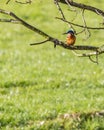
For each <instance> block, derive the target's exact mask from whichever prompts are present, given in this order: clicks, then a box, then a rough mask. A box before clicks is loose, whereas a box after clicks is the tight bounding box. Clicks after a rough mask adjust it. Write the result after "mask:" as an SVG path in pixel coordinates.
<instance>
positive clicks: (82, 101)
mask: <svg viewBox="0 0 104 130" xmlns="http://www.w3.org/2000/svg"><path fill="white" fill-rule="evenodd" d="M47 2H48V3H47V6H46V5H45V2H42V4H41V5H40V1H34V3H33V4H32V5H29V6H27V5H26V6H24V8H23V7H22V6H21V5H18V4H17V5H11V4H10V5H8V6H6V5H5V6H4V5H3V4H2V5H3V7H2V8H7V9H9V10H12V11H14V12H15V13H16V14H18V15H19V16H20V17H21V18H24V19H25V20H27V21H28V22H30V23H32V24H33V25H35V26H37V27H39V28H40V29H42V30H44V31H46V32H49V34H51V35H52V36H55V37H59V38H60V39H62V40H65V36H63V35H61V34H62V33H63V32H64V31H66V30H67V28H68V27H67V25H65V24H64V23H61V22H59V21H58V20H55V19H54V16H57V15H59V13H58V11H57V9H56V7H55V5H54V4H52V2H51V1H48V0H47ZM94 4H96V5H98V6H99V5H100V3H96V2H95V3H94ZM13 6H14V8H13ZM34 7H35V8H34ZM63 7H64V8H65V10H66V6H63ZM21 8H22V9H23V10H22V11H21ZM27 8H28V10H29V11H27ZM43 10H44V11H43ZM26 11H27V13H24V12H26ZM66 14H67V15H69V12H67V11H66ZM90 17H91V18H92V14H91V15H90V16H89V17H88V21H89V23H91V24H92V20H90ZM93 21H94V20H93ZM79 22H80V21H79ZM0 31H1V34H0V128H1V129H10V130H11V129H19V130H20V129H27V130H28V129H31V130H34V129H36V130H45V129H46V130H58V129H60V130H64V129H66V130H69V129H71V130H77V129H78V130H100V129H103V128H104V117H101V116H100V117H97V116H95V117H93V118H91V119H90V118H89V117H88V118H87V119H86V115H87V113H90V112H94V111H101V110H104V69H103V68H104V67H103V55H102V56H100V57H99V63H100V64H99V65H96V64H93V63H91V62H90V61H89V60H88V59H87V58H78V57H75V56H74V55H73V54H72V53H71V52H70V51H68V50H64V49H63V48H60V47H57V48H56V49H54V48H53V45H52V44H51V43H50V42H49V43H46V44H45V45H41V46H35V47H31V46H29V43H32V42H34V41H41V40H43V38H42V37H40V36H38V35H37V34H35V33H33V32H31V31H29V30H25V28H24V27H22V26H19V25H12V24H7V23H5V24H4V23H1V24H0ZM102 32H103V31H98V30H97V31H93V32H92V37H91V38H90V39H89V40H87V41H85V42H84V41H83V39H82V37H83V36H82V35H81V36H78V37H77V43H76V44H82V43H83V44H92V45H101V43H102V41H103V33H102ZM95 36H96V38H95ZM76 112H77V113H81V114H82V116H81V119H80V120H77V119H75V120H73V118H67V119H64V118H61V117H60V115H64V114H65V113H67V114H70V113H76Z"/></svg>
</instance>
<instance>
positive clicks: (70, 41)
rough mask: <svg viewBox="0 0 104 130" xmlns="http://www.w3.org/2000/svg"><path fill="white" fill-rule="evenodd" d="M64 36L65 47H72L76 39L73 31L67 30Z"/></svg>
mask: <svg viewBox="0 0 104 130" xmlns="http://www.w3.org/2000/svg"><path fill="white" fill-rule="evenodd" d="M64 34H67V38H66V44H67V45H74V43H75V41H76V37H75V33H74V31H73V30H69V31H68V32H66V33H64Z"/></svg>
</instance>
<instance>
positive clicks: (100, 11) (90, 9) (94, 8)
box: [58, 0, 104, 17]
mask: <svg viewBox="0 0 104 130" xmlns="http://www.w3.org/2000/svg"><path fill="white" fill-rule="evenodd" d="M58 1H59V2H61V3H64V4H67V3H68V4H69V5H71V6H73V7H77V8H80V9H85V10H89V11H92V12H94V13H96V14H98V15H101V16H103V17H104V11H103V10H100V9H98V8H96V7H93V6H89V5H85V4H82V3H76V2H74V1H73V0H58Z"/></svg>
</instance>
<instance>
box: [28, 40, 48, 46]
mask: <svg viewBox="0 0 104 130" xmlns="http://www.w3.org/2000/svg"><path fill="white" fill-rule="evenodd" d="M48 41H49V39H47V40H45V41H42V42H36V43H31V44H30V45H31V46H33V45H39V44H43V43H45V42H48Z"/></svg>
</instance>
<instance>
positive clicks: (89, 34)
mask: <svg viewBox="0 0 104 130" xmlns="http://www.w3.org/2000/svg"><path fill="white" fill-rule="evenodd" d="M84 11H85V10H84V9H83V10H82V19H83V23H84V27H85V35H86V34H87V32H88V35H87V37H86V39H88V38H89V37H90V36H91V33H90V31H89V29H88V28H87V24H86V20H85V17H84Z"/></svg>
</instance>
